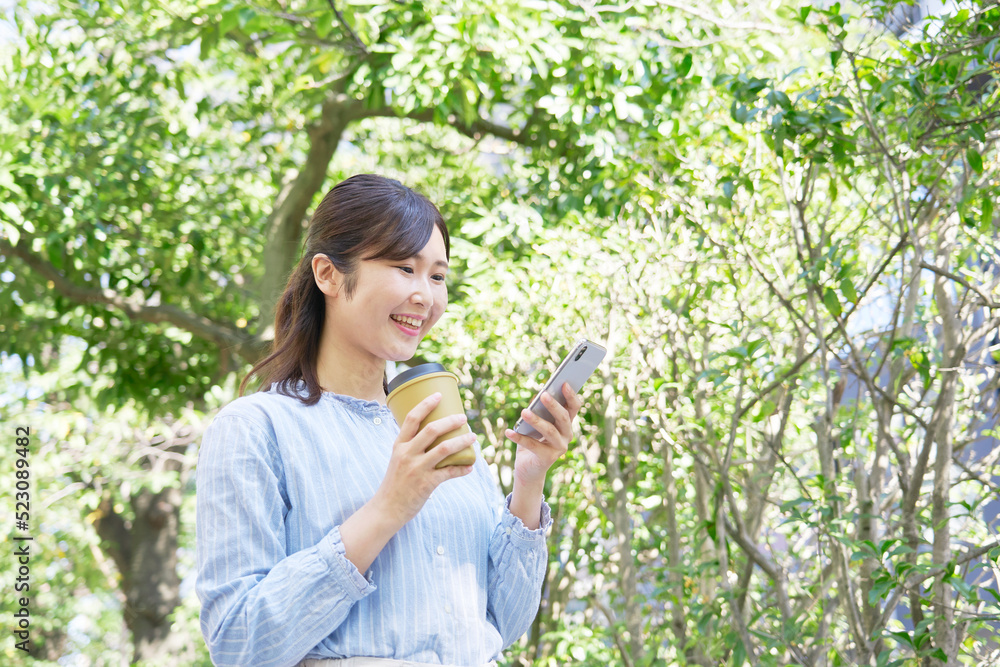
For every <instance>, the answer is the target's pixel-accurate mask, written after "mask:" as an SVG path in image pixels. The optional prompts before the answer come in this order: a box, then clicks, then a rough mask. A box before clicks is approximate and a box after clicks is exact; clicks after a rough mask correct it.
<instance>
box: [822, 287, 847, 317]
mask: <svg viewBox="0 0 1000 667" xmlns="http://www.w3.org/2000/svg"><path fill="white" fill-rule="evenodd" d="M823 304H824V305H825V306H826V309H827V310H829V311H830V314H831V315H833V316H834V317H840V314H841V313H842V312H843V310H842V309H841V307H840V299H838V298H837V293H836V292H834V291H833V289H831V288H829V287H827V288H826V290H825V291H824V292H823Z"/></svg>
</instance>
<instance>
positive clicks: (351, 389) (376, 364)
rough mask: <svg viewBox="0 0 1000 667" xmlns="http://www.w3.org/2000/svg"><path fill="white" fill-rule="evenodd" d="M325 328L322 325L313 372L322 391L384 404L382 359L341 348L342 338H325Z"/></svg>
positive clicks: (326, 330)
mask: <svg viewBox="0 0 1000 667" xmlns="http://www.w3.org/2000/svg"><path fill="white" fill-rule="evenodd" d="M328 331H329V327H324V330H323V335H322V337H321V338H320V346H319V359H318V360H317V363H316V374H317V376H318V378H319V385H320V387H321V388H322V389H323V391H332V392H334V393H336V394H340V395H342V396H353V397H354V398H360V399H361V400H364V401H376V402H378V403H381V404H383V405H385V391H384V389H383V387H382V380H383V378H384V377H385V360H384V359H378V358H375V357H372V356H370V355H365V356H360V355H358V354H357V352H355V351H351V350H346V349H344V348H343V347H342V346H341V341H339V340H336V339H333V338H330V337H328V335H327V334H328Z"/></svg>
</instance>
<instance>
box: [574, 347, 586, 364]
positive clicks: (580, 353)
mask: <svg viewBox="0 0 1000 667" xmlns="http://www.w3.org/2000/svg"><path fill="white" fill-rule="evenodd" d="M586 351H587V346H586V345H584V346H583V348H581V349H580V351H579V352H577V353H576V356H575V357H573V361H580V357H582V356H583V353H584V352H586Z"/></svg>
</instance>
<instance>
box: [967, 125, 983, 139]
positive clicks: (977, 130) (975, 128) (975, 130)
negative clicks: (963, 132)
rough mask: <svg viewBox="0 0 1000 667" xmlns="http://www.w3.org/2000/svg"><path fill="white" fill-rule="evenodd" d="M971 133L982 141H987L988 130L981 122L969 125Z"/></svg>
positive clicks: (974, 137)
mask: <svg viewBox="0 0 1000 667" xmlns="http://www.w3.org/2000/svg"><path fill="white" fill-rule="evenodd" d="M969 135H970V136H971V137H972V138H973V139H975V140H977V141H981V142H982V143H986V130H985V129H984V128H983V126H982V124H981V123H973V124H972V125H970V126H969Z"/></svg>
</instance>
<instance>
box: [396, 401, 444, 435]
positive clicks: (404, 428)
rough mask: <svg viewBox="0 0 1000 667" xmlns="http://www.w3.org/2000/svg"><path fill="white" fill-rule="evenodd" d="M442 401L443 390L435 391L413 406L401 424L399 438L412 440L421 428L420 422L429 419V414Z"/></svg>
mask: <svg viewBox="0 0 1000 667" xmlns="http://www.w3.org/2000/svg"><path fill="white" fill-rule="evenodd" d="M440 402H441V392H435V393H433V394H431V395H430V396H428V397H427V398H425V399H424V400H422V401H420V402H419V403H417V404H416V405H414V406H413V409H412V410H410V412H409V413H408V414H407V415H406V418H405V419H403V423H402V424H400V425H399V439H400V441H402V442H405V441H407V440H412V439H413V437H414V436H415V435H417V432H418V431H419V430H420V424H421V423H422V422H423V421H424V420H425V419H427V415H429V414H430V413H431V411H432V410H434V408H435V407H436V406H437V404H438V403H440Z"/></svg>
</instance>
